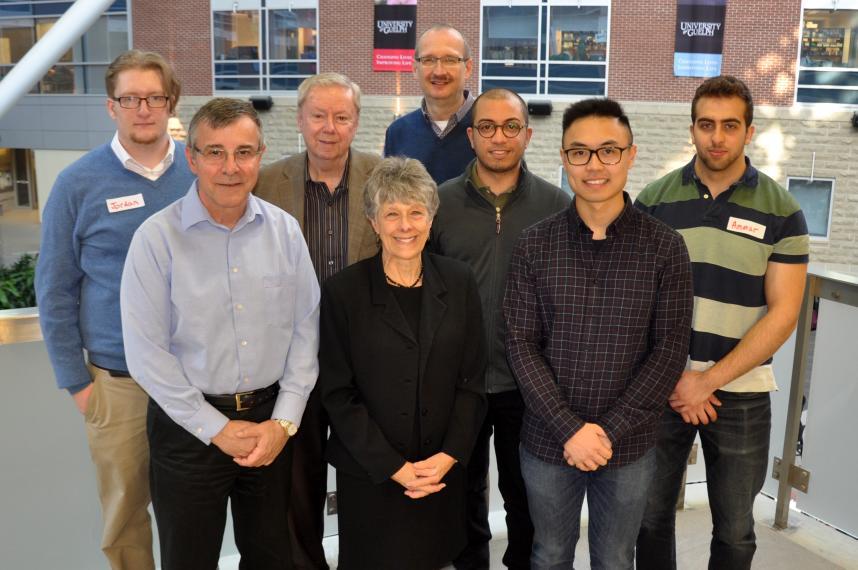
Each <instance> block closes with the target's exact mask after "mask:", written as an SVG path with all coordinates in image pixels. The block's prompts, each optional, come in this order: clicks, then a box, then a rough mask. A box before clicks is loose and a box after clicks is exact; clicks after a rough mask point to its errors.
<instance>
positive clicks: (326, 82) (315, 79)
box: [298, 71, 360, 115]
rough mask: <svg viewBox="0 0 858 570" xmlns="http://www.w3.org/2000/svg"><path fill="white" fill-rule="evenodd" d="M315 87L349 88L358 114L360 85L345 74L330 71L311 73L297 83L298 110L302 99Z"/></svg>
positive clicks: (302, 103) (302, 101)
mask: <svg viewBox="0 0 858 570" xmlns="http://www.w3.org/2000/svg"><path fill="white" fill-rule="evenodd" d="M316 87H342V88H343V89H348V90H350V91H351V92H352V101H354V104H355V110H356V111H357V114H358V115H360V87H358V84H357V83H355V82H354V81H352V80H351V79H349V78H348V77H346V76H345V75H342V74H340V73H334V72H331V71H328V72H326V73H319V74H317V75H312V76H310V77H308V78H307V79H305V80H304V81H302V82H301V84H300V85H298V110H299V111H300V110H301V107H303V106H304V101H306V100H307V97H308V96H309V95H310V91H312V90H313V89H315V88H316Z"/></svg>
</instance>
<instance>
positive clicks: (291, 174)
mask: <svg viewBox="0 0 858 570" xmlns="http://www.w3.org/2000/svg"><path fill="white" fill-rule="evenodd" d="M306 165H307V153H306V152H302V153H301V154H299V155H296V156H295V157H294V159H293V160H287V161H286V164H285V165H284V166H283V177H284V179H285V188H284V190H285V192H284V194H285V195H284V198H285V200H284V203H285V204H287V205H288V207H286V208H283V209H284V210H288V211H289V212H292V215H293V216H294V217H295V219H296V220H298V223H299V224H300V225H301V233H302V234H304V235H306V232H305V230H304V177H305V173H304V171H305V169H306V167H307V166H306Z"/></svg>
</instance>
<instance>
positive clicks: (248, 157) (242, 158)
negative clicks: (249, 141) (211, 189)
mask: <svg viewBox="0 0 858 570" xmlns="http://www.w3.org/2000/svg"><path fill="white" fill-rule="evenodd" d="M194 152H195V153H197V154H198V155H200V158H201V159H202V160H203V162H206V163H208V164H223V163H224V162H226V157H227V156H229V151H228V150H226V149H225V148H223V147H220V146H206V147H203V148H197V147H196V146H194ZM261 152H262V149H260V148H253V147H250V146H242V147H239V148H237V149H235V150H234V151H233V152H232V158H233V159H234V160H235V163H236V164H240V165H244V164H248V163H250V162H251V161H253V160H254V159H255V158H256V157H257V156H259V154H260V153H261Z"/></svg>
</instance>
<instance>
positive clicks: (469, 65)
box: [465, 58, 474, 79]
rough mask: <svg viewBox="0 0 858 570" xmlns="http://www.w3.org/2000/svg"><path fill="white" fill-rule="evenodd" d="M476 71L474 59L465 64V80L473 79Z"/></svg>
mask: <svg viewBox="0 0 858 570" xmlns="http://www.w3.org/2000/svg"><path fill="white" fill-rule="evenodd" d="M473 70H474V58H471V59H469V60H468V61H466V62H465V79H468V78H469V77H471V72H472V71H473Z"/></svg>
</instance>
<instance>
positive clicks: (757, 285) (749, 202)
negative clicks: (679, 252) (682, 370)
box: [636, 158, 809, 392]
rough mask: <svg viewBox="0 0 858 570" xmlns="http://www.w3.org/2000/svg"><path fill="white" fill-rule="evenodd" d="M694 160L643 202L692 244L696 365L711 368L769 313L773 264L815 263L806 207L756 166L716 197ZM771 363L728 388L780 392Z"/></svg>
mask: <svg viewBox="0 0 858 570" xmlns="http://www.w3.org/2000/svg"><path fill="white" fill-rule="evenodd" d="M694 160H695V159H692V160H691V162H689V163H688V164H687V165H685V166H684V167H683V168H681V169H678V170H674V171H673V172H671V173H669V174H667V175H666V176H664V177H663V178H661V179H660V180H657V181H655V182H653V183H651V184H649V185H648V186H647V187H646V188H644V189H643V191H642V192H641V193H640V195H639V196H638V198H637V201H636V205H637V207H638V208H640V209H641V210H643V211H645V212H647V213H649V214H652V215H653V216H655V217H656V218H658V219H660V220H662V221H664V222H665V223H667V224H668V225H669V226H671V227H673V228H674V229H676V230H677V231H678V232H679V233H680V234H681V235H682V237H683V238H684V239H685V244H686V246H687V247H688V252H689V255H690V256H691V262H692V272H693V274H694V322H693V324H692V334H691V345H690V349H689V356H690V358H689V363H688V367H689V368H691V369H692V370H706V369H708V368H710V367H711V366H713V365H714V364H715V363H716V362H718V361H719V360H721V359H722V358H724V356H726V355H727V354H728V353H729V352H730V351H731V350H733V348H735V347H736V345H737V344H739V341H740V340H741V339H742V337H744V336H745V334H746V333H747V332H748V330H749V329H750V328H751V327H753V326H754V325H755V324H756V323H757V321H759V320H760V319H761V318H762V317H763V316H764V315H765V314H766V312H767V305H766V295H765V275H766V269H767V267H768V264H769V262H776V263H807V261H808V257H809V240H808V235H807V224H806V223H805V219H804V215H803V214H802V212H801V209H800V208H799V205H798V202H797V201H796V200H795V198H794V197H793V196H791V195H790V194H789V193H788V192H787V191H786V190H784V189H783V188H782V187H781V186H780V185H778V184H777V183H776V182H775V181H774V180H772V179H771V178H770V177H768V176H766V175H765V174H763V173H761V172H759V171H758V170H757V169H756V168H754V167H753V166H751V163H750V160H748V159H747V158H746V159H745V161H746V164H747V166H746V168H745V173H744V174H743V176H742V177H741V178H740V179H739V180H738V181H737V182H735V183H734V184H733V185H732V186H730V187H729V188H728V189H727V190H725V191H724V192H722V193H721V194H719V195H718V196H717V197H716V198H714V199H713V198H712V195H711V193H710V192H709V189H708V188H707V187H706V185H705V184H704V183H703V182H702V181H701V180H700V179H699V178H698V177H697V174H696V173H695V171H694ZM771 361H772V359H771V358H769V359H768V360H767V361H766V362H764V363H763V364H762V365H761V366H758V367H756V368H754V369H752V370H750V371H749V372H747V373H746V374H744V375H742V376H740V377H738V378H736V379H735V380H733V381H732V382H730V383H729V384H727V385H725V386H723V387H722V388H721V390H726V391H728V392H769V391H772V390H776V389H777V384H776V383H775V377H774V372H773V370H772V366H771Z"/></svg>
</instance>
